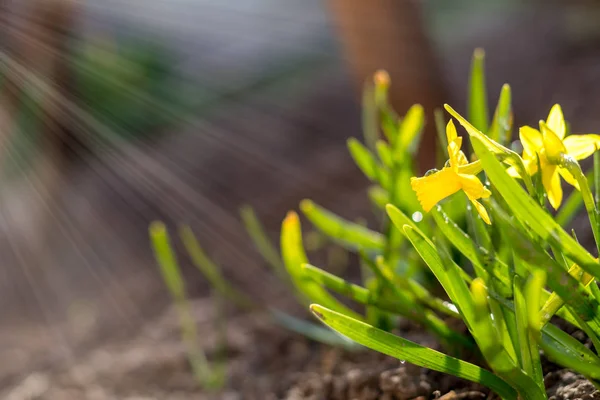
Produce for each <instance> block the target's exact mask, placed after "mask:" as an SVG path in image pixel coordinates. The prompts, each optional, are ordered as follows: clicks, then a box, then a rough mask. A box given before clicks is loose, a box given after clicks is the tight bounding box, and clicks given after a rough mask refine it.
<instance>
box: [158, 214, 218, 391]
mask: <svg viewBox="0 0 600 400" xmlns="http://www.w3.org/2000/svg"><path fill="white" fill-rule="evenodd" d="M150 240H151V244H152V249H153V250H154V255H155V257H156V260H157V262H158V266H159V267H160V272H161V275H162V278H163V280H164V282H165V284H166V285H167V288H168V289H169V292H170V294H171V296H172V297H173V300H174V302H175V306H176V309H177V313H178V315H179V324H180V329H181V337H182V340H183V342H184V343H185V346H186V348H187V356H188V361H189V363H190V365H191V367H192V371H193V373H194V376H195V378H196V379H197V380H198V381H199V382H200V383H201V384H202V385H204V386H205V387H207V388H214V387H215V386H216V385H217V384H218V382H219V381H221V378H222V376H221V375H220V373H219V371H217V370H213V367H212V366H211V364H210V363H209V362H208V360H207V358H206V354H205V353H204V351H203V350H202V349H201V348H200V347H199V346H198V343H199V341H198V331H197V329H196V323H195V321H194V317H193V314H192V309H191V306H190V304H189V301H188V298H187V294H186V288H185V282H184V280H183V278H182V276H181V270H180V268H179V263H178V262H177V258H176V256H175V252H174V251H173V248H172V246H171V241H170V238H169V234H168V233H167V229H166V227H165V225H164V224H163V223H161V222H153V223H152V224H151V225H150Z"/></svg>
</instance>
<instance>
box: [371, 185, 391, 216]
mask: <svg viewBox="0 0 600 400" xmlns="http://www.w3.org/2000/svg"><path fill="white" fill-rule="evenodd" d="M368 195H369V199H370V200H371V202H372V203H373V204H374V205H375V206H376V207H377V208H379V209H381V210H383V209H385V205H386V204H388V203H389V202H390V196H389V195H388V192H387V190H385V189H383V188H382V187H381V186H378V185H373V186H371V187H369V189H368Z"/></svg>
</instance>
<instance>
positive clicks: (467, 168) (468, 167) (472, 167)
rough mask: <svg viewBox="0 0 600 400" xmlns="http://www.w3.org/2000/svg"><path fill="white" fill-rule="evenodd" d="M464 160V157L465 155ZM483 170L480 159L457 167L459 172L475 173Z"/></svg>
mask: <svg viewBox="0 0 600 400" xmlns="http://www.w3.org/2000/svg"><path fill="white" fill-rule="evenodd" d="M465 160H466V157H465ZM482 170H483V165H481V160H477V161H473V162H472V163H468V164H463V165H460V166H459V167H458V173H459V174H467V175H477V174H478V173H480V172H481V171H482Z"/></svg>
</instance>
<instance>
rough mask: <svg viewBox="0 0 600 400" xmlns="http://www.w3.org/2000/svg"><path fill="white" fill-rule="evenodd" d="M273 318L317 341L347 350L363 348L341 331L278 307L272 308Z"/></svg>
mask: <svg viewBox="0 0 600 400" xmlns="http://www.w3.org/2000/svg"><path fill="white" fill-rule="evenodd" d="M269 311H270V312H271V317H272V318H273V320H274V321H275V322H276V323H277V324H279V325H280V326H282V327H284V328H285V329H287V330H289V331H292V332H295V333H298V334H300V335H302V336H305V337H307V338H309V339H311V340H314V341H315V342H319V343H323V344H326V345H329V346H333V347H343V348H345V349H346V350H350V351H355V350H358V349H360V348H361V346H360V345H358V344H357V343H356V342H353V341H351V340H349V339H348V338H347V337H345V336H342V335H340V334H339V333H337V332H335V331H332V330H329V329H327V328H323V327H321V326H318V325H315V324H312V323H310V322H308V321H304V320H302V319H299V318H296V317H294V316H293V315H290V314H288V313H286V312H283V311H281V310H278V309H276V308H270V309H269Z"/></svg>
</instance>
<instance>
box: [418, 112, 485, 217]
mask: <svg viewBox="0 0 600 400" xmlns="http://www.w3.org/2000/svg"><path fill="white" fill-rule="evenodd" d="M446 136H447V137H448V155H449V156H450V160H449V162H448V164H449V165H447V166H445V167H444V168H443V169H442V170H441V171H437V172H435V173H433V174H431V175H426V176H424V177H421V178H416V177H413V178H411V179H410V185H411V186H412V188H413V190H414V191H415V192H416V193H417V198H418V199H419V202H420V203H421V206H422V207H423V210H425V211H426V212H428V211H430V210H431V209H432V208H433V206H435V205H436V204H437V203H439V202H440V201H441V200H443V199H445V198H446V197H448V196H450V195H452V194H454V193H456V192H458V191H460V190H462V191H464V192H465V194H466V195H467V197H468V198H469V200H470V201H471V203H473V206H475V209H476V210H477V212H478V213H479V215H480V216H481V218H482V219H483V220H484V221H485V223H487V224H490V217H489V215H488V213H487V211H486V209H485V208H484V207H483V205H482V204H481V203H479V202H478V201H477V199H481V198H488V197H490V195H491V192H490V191H489V190H488V189H487V188H486V187H485V186H483V184H482V183H481V181H480V180H479V178H477V176H476V174H477V173H478V172H479V171H481V163H480V162H479V161H476V162H473V163H470V164H469V163H468V161H467V157H466V156H465V154H464V153H463V152H462V150H461V149H460V148H461V146H462V137H459V136H458V135H457V134H456V127H455V126H454V123H453V122H452V120H450V122H448V125H447V126H446Z"/></svg>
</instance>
